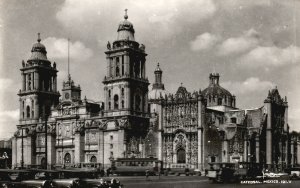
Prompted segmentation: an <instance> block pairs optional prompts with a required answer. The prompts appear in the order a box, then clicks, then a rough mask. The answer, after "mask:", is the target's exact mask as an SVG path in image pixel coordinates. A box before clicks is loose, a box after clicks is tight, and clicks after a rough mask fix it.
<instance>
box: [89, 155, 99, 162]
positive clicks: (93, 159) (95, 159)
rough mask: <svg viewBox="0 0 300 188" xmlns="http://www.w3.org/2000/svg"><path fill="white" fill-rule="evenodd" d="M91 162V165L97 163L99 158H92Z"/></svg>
mask: <svg viewBox="0 0 300 188" xmlns="http://www.w3.org/2000/svg"><path fill="white" fill-rule="evenodd" d="M90 162H91V163H96V162H97V157H96V156H94V155H93V156H92V157H91V159H90Z"/></svg>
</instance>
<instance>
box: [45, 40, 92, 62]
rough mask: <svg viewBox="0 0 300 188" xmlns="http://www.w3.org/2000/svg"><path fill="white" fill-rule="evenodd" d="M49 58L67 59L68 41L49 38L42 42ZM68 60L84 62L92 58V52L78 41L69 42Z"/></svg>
mask: <svg viewBox="0 0 300 188" xmlns="http://www.w3.org/2000/svg"><path fill="white" fill-rule="evenodd" d="M43 43H44V44H45V46H46V49H47V55H48V57H50V58H57V59H66V58H67V57H68V40H67V39H65V38H55V37H49V38H46V39H45V40H43ZM69 48H70V58H71V59H74V60H76V61H85V60H87V59H89V58H90V57H92V56H93V51H92V50H91V49H89V48H87V47H86V46H85V45H84V44H83V43H82V42H80V41H75V42H73V41H70V43H69Z"/></svg>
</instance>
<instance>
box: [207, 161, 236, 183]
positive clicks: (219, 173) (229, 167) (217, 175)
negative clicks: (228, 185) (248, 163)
mask: <svg viewBox="0 0 300 188" xmlns="http://www.w3.org/2000/svg"><path fill="white" fill-rule="evenodd" d="M209 165H210V169H209V170H207V175H206V177H208V178H209V180H212V181H213V182H216V183H224V182H233V181H236V177H235V173H234V172H235V166H236V164H235V163H210V164H209Z"/></svg>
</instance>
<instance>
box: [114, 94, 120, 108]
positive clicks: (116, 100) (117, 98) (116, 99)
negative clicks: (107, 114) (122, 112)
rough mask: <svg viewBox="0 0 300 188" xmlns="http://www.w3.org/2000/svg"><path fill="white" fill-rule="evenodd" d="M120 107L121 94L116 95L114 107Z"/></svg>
mask: <svg viewBox="0 0 300 188" xmlns="http://www.w3.org/2000/svg"><path fill="white" fill-rule="evenodd" d="M118 108H119V96H118V95H115V96H114V109H118Z"/></svg>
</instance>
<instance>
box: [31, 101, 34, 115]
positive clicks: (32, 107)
mask: <svg viewBox="0 0 300 188" xmlns="http://www.w3.org/2000/svg"><path fill="white" fill-rule="evenodd" d="M31 117H34V100H32V101H31Z"/></svg>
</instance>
